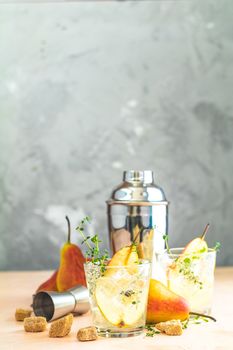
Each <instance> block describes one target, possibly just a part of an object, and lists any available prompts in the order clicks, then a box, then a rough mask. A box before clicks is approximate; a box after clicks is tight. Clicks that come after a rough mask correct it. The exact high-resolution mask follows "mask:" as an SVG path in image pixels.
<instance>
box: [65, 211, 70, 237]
mask: <svg viewBox="0 0 233 350" xmlns="http://www.w3.org/2000/svg"><path fill="white" fill-rule="evenodd" d="M66 221H67V224H68V237H67V243H70V220H69V218H68V216H66Z"/></svg>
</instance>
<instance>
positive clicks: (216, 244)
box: [213, 242, 221, 252]
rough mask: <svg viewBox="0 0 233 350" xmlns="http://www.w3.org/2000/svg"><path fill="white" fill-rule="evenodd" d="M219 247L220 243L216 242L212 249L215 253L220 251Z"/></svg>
mask: <svg viewBox="0 0 233 350" xmlns="http://www.w3.org/2000/svg"><path fill="white" fill-rule="evenodd" d="M220 247H221V243H220V242H216V243H215V245H214V248H213V249H214V250H216V252H218V251H219V250H220Z"/></svg>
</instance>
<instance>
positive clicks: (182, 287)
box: [156, 235, 218, 315]
mask: <svg viewBox="0 0 233 350" xmlns="http://www.w3.org/2000/svg"><path fill="white" fill-rule="evenodd" d="M217 249H218V247H215V248H212V249H210V248H208V246H207V243H206V242H205V240H204V237H203V235H202V236H201V237H198V238H195V239H193V240H192V241H191V242H189V244H187V246H186V247H185V248H173V249H169V248H168V247H167V249H165V251H164V252H163V253H161V254H157V255H156V260H157V261H156V264H157V265H156V266H157V276H156V277H157V278H158V279H159V280H160V281H161V282H163V283H164V284H165V285H166V286H167V287H168V288H169V289H170V290H171V291H173V292H175V293H176V294H178V295H181V296H182V297H184V298H185V299H186V300H187V301H188V302H189V304H190V310H191V311H192V312H194V313H201V314H207V315H208V314H210V312H211V305H212V296H213V286H214V270H215V264H216V250H217Z"/></svg>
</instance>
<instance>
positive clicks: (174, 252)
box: [155, 247, 216, 257]
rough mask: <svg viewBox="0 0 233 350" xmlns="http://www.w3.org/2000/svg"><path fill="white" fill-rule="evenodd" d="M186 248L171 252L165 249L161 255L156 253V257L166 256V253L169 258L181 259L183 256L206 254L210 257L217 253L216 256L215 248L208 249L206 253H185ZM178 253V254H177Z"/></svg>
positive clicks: (174, 249) (171, 249) (171, 250)
mask: <svg viewBox="0 0 233 350" xmlns="http://www.w3.org/2000/svg"><path fill="white" fill-rule="evenodd" d="M184 249H185V247H178V248H170V249H169V250H168V249H164V250H163V251H162V252H161V253H155V255H156V256H163V255H165V253H167V255H168V256H169V257H180V256H181V255H184V256H193V255H197V254H198V255H199V254H205V255H208V254H213V253H215V254H216V249H214V248H208V250H207V251H206V252H196V253H195V252H193V253H183V251H184ZM176 252H177V253H176Z"/></svg>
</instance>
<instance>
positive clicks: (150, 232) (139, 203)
mask: <svg viewBox="0 0 233 350" xmlns="http://www.w3.org/2000/svg"><path fill="white" fill-rule="evenodd" d="M107 207H108V226H109V239H110V245H111V249H112V251H113V253H115V252H116V251H117V250H119V249H120V248H122V247H123V246H125V245H130V244H131V243H132V242H133V241H135V242H137V243H138V250H139V255H140V257H141V258H143V259H149V260H154V255H155V252H159V251H161V250H163V249H164V239H163V235H164V234H167V231H168V202H167V200H166V197H165V194H164V192H163V190H162V189H161V188H160V187H158V186H157V185H155V183H154V179H153V172H152V171H151V170H144V171H136V170H128V171H124V174H123V183H121V184H120V185H119V186H117V187H116V188H115V189H114V190H113V192H112V194H111V197H110V199H109V200H108V201H107Z"/></svg>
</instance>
